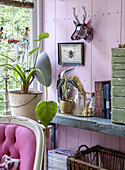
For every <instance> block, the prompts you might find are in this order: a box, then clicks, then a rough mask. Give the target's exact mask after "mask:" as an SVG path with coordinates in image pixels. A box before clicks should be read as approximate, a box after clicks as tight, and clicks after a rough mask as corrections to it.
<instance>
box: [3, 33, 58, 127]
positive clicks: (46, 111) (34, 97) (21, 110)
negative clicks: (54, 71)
mask: <svg viewBox="0 0 125 170" xmlns="http://www.w3.org/2000/svg"><path fill="white" fill-rule="evenodd" d="M48 37H49V34H48V33H41V34H40V35H39V38H38V39H37V40H34V41H35V42H37V41H38V42H39V46H38V47H37V48H35V49H33V50H32V51H30V52H29V55H32V54H33V53H36V56H35V62H34V66H33V68H29V70H28V71H27V72H26V71H25V70H23V69H22V68H21V66H19V64H17V63H15V61H14V60H12V59H11V58H10V57H9V56H6V55H3V54H0V55H1V56H2V57H4V58H7V59H8V60H10V61H11V62H12V63H11V64H9V63H6V64H2V65H0V66H1V67H7V68H8V69H11V70H12V71H13V72H14V75H15V78H16V77H17V76H19V77H20V79H21V83H22V89H21V91H16V92H14V91H13V92H12V93H10V94H12V95H10V105H11V114H12V115H20V116H25V117H29V118H31V119H34V120H37V117H38V119H39V120H40V121H41V123H43V124H44V126H45V127H47V125H48V124H49V122H50V121H51V120H52V118H53V117H54V116H55V114H56V112H57V104H56V103H55V102H52V101H47V96H48V95H47V87H48V86H49V85H50V84H51V80H50V81H47V79H49V78H50V79H51V77H49V78H48V77H46V76H45V75H44V74H43V72H42V71H41V70H40V69H39V67H38V68H37V67H36V65H37V63H38V65H39V62H38V60H39V59H40V58H43V60H44V59H45V60H46V63H47V66H48V67H49V68H48V70H50V72H51V64H50V60H49V58H48V55H47V54H46V52H42V53H41V54H40V55H38V53H39V49H40V41H41V40H43V39H45V38H48ZM43 60H42V61H43ZM46 63H44V65H45V64H46ZM48 63H49V64H48ZM36 72H37V74H38V73H39V74H40V75H41V78H42V79H43V82H44V83H43V85H45V87H46V101H41V102H40V103H39V105H38V106H37V104H38V102H39V101H40V100H41V94H42V93H40V92H38V93H36V92H31V91H28V89H29V86H30V85H31V83H32V82H33V80H34V74H35V73H36ZM49 76H50V75H49ZM39 94H40V95H39ZM14 97H15V98H14ZM12 101H13V103H12ZM18 102H19V103H18ZM33 102H34V104H33ZM36 106H37V107H36ZM35 107H36V112H37V113H36V114H37V117H36V114H35ZM41 107H42V109H41Z"/></svg>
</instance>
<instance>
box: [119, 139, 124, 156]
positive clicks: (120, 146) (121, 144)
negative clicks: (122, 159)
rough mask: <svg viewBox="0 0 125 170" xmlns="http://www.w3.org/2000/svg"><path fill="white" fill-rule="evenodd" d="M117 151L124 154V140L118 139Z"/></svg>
mask: <svg viewBox="0 0 125 170" xmlns="http://www.w3.org/2000/svg"><path fill="white" fill-rule="evenodd" d="M119 150H120V151H121V152H124V153H125V138H123V137H120V138H119Z"/></svg>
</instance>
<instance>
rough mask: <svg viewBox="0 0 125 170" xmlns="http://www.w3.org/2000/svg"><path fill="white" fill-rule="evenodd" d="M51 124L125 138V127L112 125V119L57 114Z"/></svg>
mask: <svg viewBox="0 0 125 170" xmlns="http://www.w3.org/2000/svg"><path fill="white" fill-rule="evenodd" d="M51 123H54V124H60V125H64V126H69V127H74V128H80V129H84V130H89V131H94V132H100V133H105V134H109V135H115V136H121V137H125V125H120V124H115V123H112V122H111V120H110V119H102V118H96V117H77V116H73V115H68V114H61V113H57V114H56V116H55V117H54V119H53V120H52V121H51Z"/></svg>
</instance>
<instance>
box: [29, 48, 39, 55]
mask: <svg viewBox="0 0 125 170" xmlns="http://www.w3.org/2000/svg"><path fill="white" fill-rule="evenodd" d="M39 48H40V47H37V48H35V49H33V50H32V51H30V52H29V55H32V54H33V53H34V52H36V51H37V50H39Z"/></svg>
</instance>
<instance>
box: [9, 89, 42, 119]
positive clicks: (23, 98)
mask: <svg viewBox="0 0 125 170" xmlns="http://www.w3.org/2000/svg"><path fill="white" fill-rule="evenodd" d="M42 93H43V92H42V91H41V92H40V91H29V93H28V94H21V93H20V91H10V92H9V101H10V107H11V115H17V116H24V117H28V118H31V119H33V120H36V121H37V117H36V114H35V107H36V106H37V104H38V103H39V102H40V101H41V97H42Z"/></svg>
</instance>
